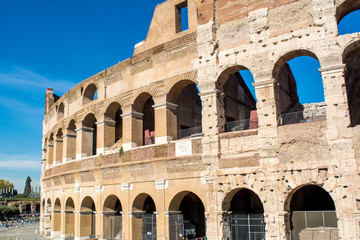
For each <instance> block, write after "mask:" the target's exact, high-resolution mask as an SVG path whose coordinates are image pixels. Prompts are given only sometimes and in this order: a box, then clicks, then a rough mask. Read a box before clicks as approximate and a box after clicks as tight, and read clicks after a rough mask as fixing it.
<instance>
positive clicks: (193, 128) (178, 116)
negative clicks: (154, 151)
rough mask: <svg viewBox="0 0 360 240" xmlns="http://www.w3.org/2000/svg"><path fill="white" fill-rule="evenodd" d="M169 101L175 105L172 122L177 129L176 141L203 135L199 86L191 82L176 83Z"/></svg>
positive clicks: (172, 109) (172, 110)
mask: <svg viewBox="0 0 360 240" xmlns="http://www.w3.org/2000/svg"><path fill="white" fill-rule="evenodd" d="M167 101H168V102H169V103H172V104H174V105H173V106H175V107H172V108H171V109H169V111H171V118H170V119H169V120H170V121H173V125H174V126H169V127H175V126H176V128H177V132H176V135H175V134H174V135H175V136H174V139H181V138H186V137H192V136H198V135H201V133H202V128H201V125H202V122H201V121H202V119H201V110H202V104H201V99H200V96H199V89H198V87H197V85H196V84H195V83H194V82H192V81H190V80H182V81H180V82H178V83H176V84H175V85H174V86H173V87H172V88H171V90H170V91H169V94H168V96H167Z"/></svg>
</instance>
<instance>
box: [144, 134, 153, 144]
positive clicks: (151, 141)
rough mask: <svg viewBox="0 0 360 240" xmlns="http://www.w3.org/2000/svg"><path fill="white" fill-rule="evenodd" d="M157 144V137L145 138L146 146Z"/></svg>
mask: <svg viewBox="0 0 360 240" xmlns="http://www.w3.org/2000/svg"><path fill="white" fill-rule="evenodd" d="M151 144H155V137H152V136H150V137H144V145H151Z"/></svg>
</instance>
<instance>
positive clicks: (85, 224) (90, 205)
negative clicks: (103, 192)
mask: <svg viewBox="0 0 360 240" xmlns="http://www.w3.org/2000/svg"><path fill="white" fill-rule="evenodd" d="M95 217H96V209H95V202H94V200H93V199H92V198H91V197H85V198H84V200H83V201H82V203H81V208H80V236H81V237H89V238H95V222H96V219H95Z"/></svg>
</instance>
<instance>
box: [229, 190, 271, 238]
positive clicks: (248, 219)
mask: <svg viewBox="0 0 360 240" xmlns="http://www.w3.org/2000/svg"><path fill="white" fill-rule="evenodd" d="M223 210H224V215H223V224H224V225H223V234H224V239H233V240H250V239H265V223H264V208H263V204H262V203H261V200H260V198H259V197H258V196H257V195H256V194H255V193H254V192H253V191H251V190H249V189H246V188H243V189H236V190H233V191H232V192H231V193H229V194H228V195H227V196H226V198H225V200H224V202H223Z"/></svg>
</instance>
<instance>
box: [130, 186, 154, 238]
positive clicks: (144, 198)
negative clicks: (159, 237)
mask: <svg viewBox="0 0 360 240" xmlns="http://www.w3.org/2000/svg"><path fill="white" fill-rule="evenodd" d="M132 216H133V219H132V236H133V239H137V238H138V239H141V238H142V234H143V233H147V235H148V236H149V237H150V236H151V237H152V238H151V239H156V205H155V202H154V200H153V198H152V197H151V196H150V195H149V194H146V193H141V194H139V195H137V196H136V198H135V199H134V201H133V204H132Z"/></svg>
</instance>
